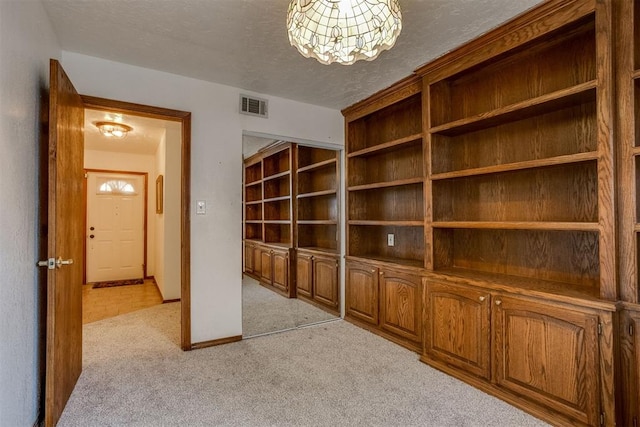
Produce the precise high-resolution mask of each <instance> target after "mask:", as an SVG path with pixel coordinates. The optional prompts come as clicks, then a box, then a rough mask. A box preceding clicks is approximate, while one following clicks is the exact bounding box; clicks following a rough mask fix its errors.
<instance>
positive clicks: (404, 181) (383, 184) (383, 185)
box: [348, 177, 424, 191]
mask: <svg viewBox="0 0 640 427" xmlns="http://www.w3.org/2000/svg"><path fill="white" fill-rule="evenodd" d="M422 183H424V179H423V178H422V177H417V178H407V179H398V180H395V181H386V182H377V183H373V184H363V185H354V186H351V187H348V190H349V191H363V190H375V189H377V188H388V187H400V186H403V185H413V184H422Z"/></svg>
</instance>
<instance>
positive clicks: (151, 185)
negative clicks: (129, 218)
mask: <svg viewBox="0 0 640 427" xmlns="http://www.w3.org/2000/svg"><path fill="white" fill-rule="evenodd" d="M155 163H156V161H155V156H152V155H143V154H130V153H117V152H113V151H100V150H85V151H84V168H85V169H103V170H113V171H118V172H143V173H146V174H148V175H147V195H148V196H147V197H148V198H147V259H146V260H145V262H146V264H147V275H149V276H153V275H154V273H155V270H156V257H155V245H156V239H155V235H156V227H155V219H156V218H155V212H156V202H155V200H156V185H155V174H156V164H155Z"/></svg>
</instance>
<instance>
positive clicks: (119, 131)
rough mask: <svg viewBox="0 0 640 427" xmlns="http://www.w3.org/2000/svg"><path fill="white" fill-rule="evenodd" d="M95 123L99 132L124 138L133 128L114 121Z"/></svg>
mask: <svg viewBox="0 0 640 427" xmlns="http://www.w3.org/2000/svg"><path fill="white" fill-rule="evenodd" d="M95 125H96V127H97V128H98V129H99V130H100V133H101V134H103V135H104V136H107V137H114V138H124V137H125V136H127V133H129V132H131V131H132V130H133V128H132V127H131V126H127V125H125V124H122V123H116V122H96V123H95Z"/></svg>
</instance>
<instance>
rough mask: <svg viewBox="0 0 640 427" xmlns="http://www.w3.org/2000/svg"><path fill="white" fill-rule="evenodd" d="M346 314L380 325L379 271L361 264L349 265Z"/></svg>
mask: <svg viewBox="0 0 640 427" xmlns="http://www.w3.org/2000/svg"><path fill="white" fill-rule="evenodd" d="M345 299H346V301H345V305H346V308H345V310H346V314H347V316H351V317H353V318H355V319H359V320H363V321H365V322H368V323H371V324H373V325H378V269H377V268H375V267H373V266H371V265H368V264H360V263H347V283H346V297H345Z"/></svg>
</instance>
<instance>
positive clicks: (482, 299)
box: [478, 297, 487, 302]
mask: <svg viewBox="0 0 640 427" xmlns="http://www.w3.org/2000/svg"><path fill="white" fill-rule="evenodd" d="M478 299H479V300H480V302H484V300H485V299H487V298H486V297H478Z"/></svg>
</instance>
